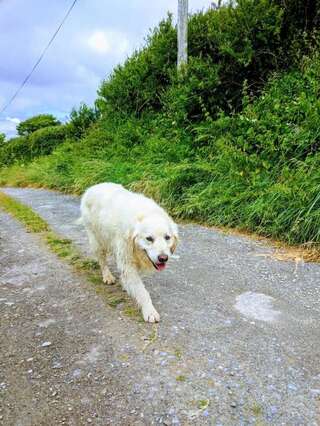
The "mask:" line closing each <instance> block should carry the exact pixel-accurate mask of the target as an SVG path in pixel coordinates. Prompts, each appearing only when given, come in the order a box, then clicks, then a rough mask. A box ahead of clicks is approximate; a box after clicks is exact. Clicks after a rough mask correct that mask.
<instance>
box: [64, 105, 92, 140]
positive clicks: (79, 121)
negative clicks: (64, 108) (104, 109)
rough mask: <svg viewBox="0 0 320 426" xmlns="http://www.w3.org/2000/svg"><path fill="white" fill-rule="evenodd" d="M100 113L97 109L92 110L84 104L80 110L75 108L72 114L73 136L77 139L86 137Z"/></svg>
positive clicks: (71, 133)
mask: <svg viewBox="0 0 320 426" xmlns="http://www.w3.org/2000/svg"><path fill="white" fill-rule="evenodd" d="M97 118H98V113H97V111H96V109H94V108H90V107H89V106H87V105H86V104H85V103H82V104H81V105H80V107H79V109H75V108H73V110H72V111H71V113H70V122H69V132H70V135H71V136H74V137H75V138H77V139H80V138H82V136H84V135H85V133H86V131H87V130H88V129H89V127H90V126H91V125H92V124H93V123H94V122H95V121H96V120H97Z"/></svg>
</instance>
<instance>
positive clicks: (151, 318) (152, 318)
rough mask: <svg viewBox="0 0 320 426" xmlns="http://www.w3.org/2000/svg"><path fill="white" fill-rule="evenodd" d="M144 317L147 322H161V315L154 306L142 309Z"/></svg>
mask: <svg viewBox="0 0 320 426" xmlns="http://www.w3.org/2000/svg"><path fill="white" fill-rule="evenodd" d="M142 315H143V319H144V320H145V321H146V322H159V321H160V315H159V314H158V312H157V311H156V310H155V309H154V307H153V306H147V307H146V308H143V309H142Z"/></svg>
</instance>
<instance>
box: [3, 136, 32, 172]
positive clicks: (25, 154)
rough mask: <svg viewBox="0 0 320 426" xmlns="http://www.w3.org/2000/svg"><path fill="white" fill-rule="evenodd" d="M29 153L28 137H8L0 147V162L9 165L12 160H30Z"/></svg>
mask: <svg viewBox="0 0 320 426" xmlns="http://www.w3.org/2000/svg"><path fill="white" fill-rule="evenodd" d="M30 159H31V153H30V147H29V142H28V138H27V137H26V136H18V137H16V138H12V139H10V140H9V141H8V142H6V143H5V144H4V145H2V146H1V147H0V164H1V165H9V164H11V163H13V162H14V161H16V160H17V161H19V160H30Z"/></svg>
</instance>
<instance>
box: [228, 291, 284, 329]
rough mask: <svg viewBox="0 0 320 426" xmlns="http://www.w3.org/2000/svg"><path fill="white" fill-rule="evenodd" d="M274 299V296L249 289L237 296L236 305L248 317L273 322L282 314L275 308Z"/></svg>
mask: <svg viewBox="0 0 320 426" xmlns="http://www.w3.org/2000/svg"><path fill="white" fill-rule="evenodd" d="M274 300H275V299H274V298H273V297H271V296H267V295H265V294H263V293H254V292H252V291H247V292H246V293H243V294H240V295H239V296H237V298H236V303H235V304H234V307H235V309H236V310H237V311H239V312H240V313H241V314H242V315H244V316H245V317H247V318H251V319H255V320H260V321H267V322H273V321H276V320H277V319H278V317H279V315H280V314H281V312H280V311H276V310H275V309H274V308H273V305H272V304H273V301H274Z"/></svg>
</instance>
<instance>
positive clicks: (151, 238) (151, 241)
mask: <svg viewBox="0 0 320 426" xmlns="http://www.w3.org/2000/svg"><path fill="white" fill-rule="evenodd" d="M146 240H147V241H150V243H153V241H154V239H153V237H151V236H149V237H146Z"/></svg>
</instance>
